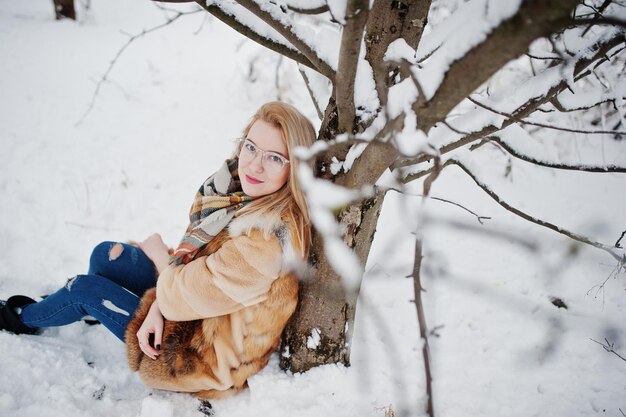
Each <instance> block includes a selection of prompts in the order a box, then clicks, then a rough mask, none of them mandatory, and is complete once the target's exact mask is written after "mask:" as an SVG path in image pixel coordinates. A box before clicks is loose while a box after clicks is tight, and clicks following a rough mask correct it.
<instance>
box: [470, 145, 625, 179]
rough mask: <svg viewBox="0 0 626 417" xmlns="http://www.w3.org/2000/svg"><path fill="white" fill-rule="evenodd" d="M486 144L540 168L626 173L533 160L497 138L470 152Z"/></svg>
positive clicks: (619, 169) (620, 168) (612, 167)
mask: <svg viewBox="0 0 626 417" xmlns="http://www.w3.org/2000/svg"><path fill="white" fill-rule="evenodd" d="M487 143H494V144H498V146H499V147H500V148H502V149H504V150H505V151H507V152H508V153H509V154H510V155H511V156H514V157H515V158H517V159H520V160H522V161H526V162H530V163H531V164H535V165H538V166H542V167H547V168H554V169H564V170H570V171H584V172H612V173H616V172H619V173H626V167H625V166H618V165H604V166H602V165H592V164H578V165H576V164H566V163H557V162H550V161H544V160H540V159H536V158H533V157H531V156H528V155H525V154H523V153H521V152H519V151H517V150H516V149H514V148H513V147H512V146H511V145H510V144H508V143H507V142H505V141H503V140H502V139H501V138H499V137H497V136H489V137H487V138H485V139H483V140H482V141H480V142H479V143H477V144H475V145H473V146H472V147H471V148H470V150H474V149H477V148H479V147H481V146H484V145H485V144H487Z"/></svg>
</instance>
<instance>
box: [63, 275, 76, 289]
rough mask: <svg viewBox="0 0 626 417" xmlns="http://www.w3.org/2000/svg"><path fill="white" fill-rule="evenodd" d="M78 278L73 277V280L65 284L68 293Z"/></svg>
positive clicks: (70, 279)
mask: <svg viewBox="0 0 626 417" xmlns="http://www.w3.org/2000/svg"><path fill="white" fill-rule="evenodd" d="M76 278H78V277H72V278H69V279H68V280H67V282H66V283H65V288H66V289H67V290H68V291H69V290H71V289H72V285H74V281H76Z"/></svg>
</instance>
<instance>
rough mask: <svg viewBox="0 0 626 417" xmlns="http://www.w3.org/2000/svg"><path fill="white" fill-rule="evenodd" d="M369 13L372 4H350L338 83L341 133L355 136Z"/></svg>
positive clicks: (361, 0)
mask: <svg viewBox="0 0 626 417" xmlns="http://www.w3.org/2000/svg"><path fill="white" fill-rule="evenodd" d="M368 11H369V1H368V0H348V3H347V7H346V17H345V24H344V27H343V33H342V35H341V49H340V52H339V64H338V68H337V75H336V80H335V89H336V100H337V112H338V114H339V132H346V133H352V128H353V126H354V117H355V114H356V110H355V108H354V83H355V80H356V70H357V66H358V64H359V56H360V54H361V44H362V42H363V30H364V29H365V23H366V22H367V14H368Z"/></svg>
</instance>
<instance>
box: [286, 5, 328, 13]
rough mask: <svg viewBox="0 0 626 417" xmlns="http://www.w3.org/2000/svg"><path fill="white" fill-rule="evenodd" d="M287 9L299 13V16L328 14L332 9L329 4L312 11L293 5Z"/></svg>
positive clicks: (314, 8)
mask: <svg viewBox="0 0 626 417" xmlns="http://www.w3.org/2000/svg"><path fill="white" fill-rule="evenodd" d="M287 9H289V10H291V11H292V12H294V13H299V14H308V15H312V14H322V13H326V12H327V11H329V10H330V9H329V8H328V5H327V4H324V5H322V6H319V7H313V8H311V9H306V8H304V7H296V6H292V5H289V4H288V5H287Z"/></svg>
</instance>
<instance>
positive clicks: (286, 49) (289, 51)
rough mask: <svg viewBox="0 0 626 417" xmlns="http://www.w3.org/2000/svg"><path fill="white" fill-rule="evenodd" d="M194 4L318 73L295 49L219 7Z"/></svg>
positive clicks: (272, 49) (199, 2)
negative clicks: (276, 40)
mask: <svg viewBox="0 0 626 417" xmlns="http://www.w3.org/2000/svg"><path fill="white" fill-rule="evenodd" d="M195 2H196V3H197V4H199V5H200V7H202V8H203V9H204V10H206V11H207V12H209V13H211V14H212V15H213V16H215V17H216V18H217V19H219V20H220V21H222V22H223V23H225V24H226V25H228V26H230V27H231V28H232V29H234V30H236V31H237V32H239V33H240V34H242V35H243V36H245V37H246V38H248V39H250V40H253V41H254V42H256V43H258V44H259V45H261V46H263V47H265V48H267V49H269V50H271V51H274V52H276V53H278V54H281V55H284V56H286V57H287V58H289V59H292V60H294V61H296V62H298V63H300V64H302V65H304V66H307V67H309V68H311V69H312V70H315V71H317V72H320V70H319V69H318V68H317V67H316V66H315V65H314V64H313V63H312V62H311V61H310V60H309V58H307V57H306V56H304V55H303V54H302V53H300V52H299V51H297V50H296V49H294V48H292V47H290V46H287V45H285V44H282V43H278V42H275V41H273V40H271V39H269V38H267V37H266V36H263V35H260V34H259V33H257V32H255V31H254V30H253V29H252V28H250V27H248V26H246V25H245V24H244V23H242V22H240V21H239V20H237V18H236V17H235V16H232V15H230V14H228V13H226V12H225V11H224V10H222V9H221V8H220V7H219V5H218V4H211V5H210V6H207V4H206V1H204V0H195ZM323 75H325V74H323Z"/></svg>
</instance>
